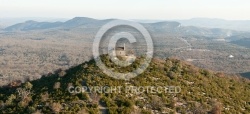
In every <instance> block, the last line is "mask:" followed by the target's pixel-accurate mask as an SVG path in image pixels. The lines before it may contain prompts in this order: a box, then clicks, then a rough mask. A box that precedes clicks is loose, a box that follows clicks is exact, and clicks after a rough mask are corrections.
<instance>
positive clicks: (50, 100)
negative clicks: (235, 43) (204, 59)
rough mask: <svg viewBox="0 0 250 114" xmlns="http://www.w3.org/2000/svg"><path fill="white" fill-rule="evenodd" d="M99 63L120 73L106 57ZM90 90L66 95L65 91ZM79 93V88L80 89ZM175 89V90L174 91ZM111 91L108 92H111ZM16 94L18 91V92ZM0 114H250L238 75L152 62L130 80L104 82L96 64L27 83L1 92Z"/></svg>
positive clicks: (247, 89)
mask: <svg viewBox="0 0 250 114" xmlns="http://www.w3.org/2000/svg"><path fill="white" fill-rule="evenodd" d="M142 59H143V58H139V59H138V60H137V61H136V62H135V63H134V64H132V66H133V68H136V67H138V64H139V63H140V60H142ZM102 60H103V61H104V62H105V63H106V64H107V66H110V67H112V68H114V70H116V71H119V72H125V71H130V70H131V69H130V67H126V68H122V69H121V68H117V67H114V65H113V64H112V63H111V62H110V60H109V59H108V58H107V56H103V57H102ZM77 86H80V87H88V88H89V89H88V90H87V91H88V93H87V92H83V93H74V94H72V93H70V92H69V91H68V88H69V87H77ZM119 86H121V88H122V89H121V92H110V91H109V92H105V90H101V91H98V92H93V91H92V92H90V91H91V89H90V88H91V87H119ZM126 87H179V88H180V89H179V90H180V91H178V92H171V91H168V90H171V88H168V90H167V91H168V92H167V93H166V92H162V93H159V92H146V91H144V92H137V93H136V92H131V91H130V92H126V89H125V88H126ZM78 89H79V88H78ZM175 89H176V88H175ZM109 90H110V88H109ZM18 91H19V92H18ZM0 99H1V100H0V103H1V107H0V108H1V110H0V113H17V112H18V113H34V112H36V113H39V112H42V113H51V112H52V111H53V112H54V113H59V112H61V113H76V112H78V113H91V114H98V113H99V112H102V113H110V114H128V113H133V114H139V113H142V114H150V113H175V112H178V113H190V114H203V113H213V114H219V112H223V113H227V114H228V113H232V114H236V113H245V114H246V113H249V112H250V82H249V80H247V79H243V78H240V77H237V76H230V77H229V76H227V75H226V74H223V73H214V72H212V71H208V70H204V69H199V68H196V67H194V66H193V65H190V64H188V63H185V62H183V61H180V60H177V59H173V58H171V59H170V58H168V59H166V60H160V59H153V61H152V62H151V64H150V66H149V67H148V68H147V69H146V71H145V72H144V73H143V74H141V75H139V76H137V77H136V78H133V79H131V80H129V81H125V80H116V79H113V78H111V77H108V76H107V75H105V74H104V73H102V71H101V70H100V69H99V68H98V67H97V66H96V64H95V62H94V60H90V61H88V62H85V63H83V64H81V65H79V66H76V67H73V68H71V69H68V70H67V71H66V72H64V71H57V72H55V73H54V74H49V75H47V76H43V77H42V78H41V79H38V80H35V81H31V82H26V83H24V84H22V85H21V86H20V87H4V88H1V89H0Z"/></svg>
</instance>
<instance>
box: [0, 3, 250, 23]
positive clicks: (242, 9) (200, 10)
mask: <svg viewBox="0 0 250 114" xmlns="http://www.w3.org/2000/svg"><path fill="white" fill-rule="evenodd" d="M16 17H52V18H73V17H91V18H96V19H107V18H119V19H155V20H156V19H157V20H159V19H161V20H171V19H190V18H197V17H203V18H221V19H227V20H250V0H0V18H16Z"/></svg>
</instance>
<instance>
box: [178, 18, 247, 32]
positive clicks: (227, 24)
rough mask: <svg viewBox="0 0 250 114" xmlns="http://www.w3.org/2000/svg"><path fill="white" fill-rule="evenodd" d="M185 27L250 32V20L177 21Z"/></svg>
mask: <svg viewBox="0 0 250 114" xmlns="http://www.w3.org/2000/svg"><path fill="white" fill-rule="evenodd" d="M175 21H177V22H180V23H181V24H182V25H183V26H197V27H207V28H222V29H231V30H237V31H250V20H224V19H213V18H192V19H189V20H175Z"/></svg>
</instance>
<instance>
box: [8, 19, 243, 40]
mask: <svg viewBox="0 0 250 114" xmlns="http://www.w3.org/2000/svg"><path fill="white" fill-rule="evenodd" d="M112 20H119V19H105V20H98V19H93V18H88V17H75V18H73V19H70V20H68V21H65V22H37V21H26V22H24V23H18V24H15V25H12V26H9V27H6V28H5V29H3V30H4V31H7V32H8V31H12V32H15V31H30V30H47V29H55V30H73V31H74V30H76V31H82V30H84V31H90V32H92V33H95V32H97V30H98V28H100V27H101V26H102V25H104V24H105V23H107V22H109V21H112ZM197 23H199V21H198V22H197ZM141 24H142V25H143V26H144V27H146V28H147V29H148V30H149V31H150V32H156V33H169V34H176V35H180V34H181V35H196V36H205V37H210V38H212V39H213V38H214V39H216V38H217V39H219V38H229V37H231V36H237V35H240V34H243V33H247V32H241V31H236V30H230V29H221V28H206V27H198V26H183V24H181V23H180V22H177V21H160V22H154V23H142V22H141ZM237 40H238V39H237ZM226 41H228V40H226Z"/></svg>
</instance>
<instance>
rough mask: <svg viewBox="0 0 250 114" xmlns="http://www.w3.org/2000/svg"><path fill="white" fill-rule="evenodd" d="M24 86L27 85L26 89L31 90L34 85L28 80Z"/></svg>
mask: <svg viewBox="0 0 250 114" xmlns="http://www.w3.org/2000/svg"><path fill="white" fill-rule="evenodd" d="M24 87H25V89H28V90H31V89H32V87H33V85H32V84H31V83H30V82H26V83H25V84H24Z"/></svg>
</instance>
